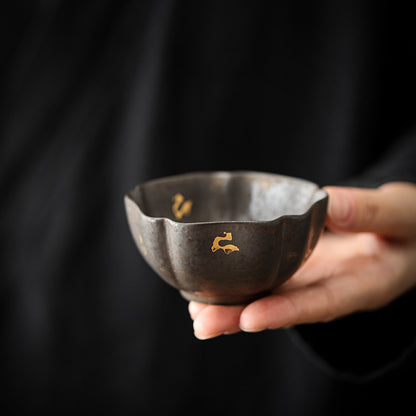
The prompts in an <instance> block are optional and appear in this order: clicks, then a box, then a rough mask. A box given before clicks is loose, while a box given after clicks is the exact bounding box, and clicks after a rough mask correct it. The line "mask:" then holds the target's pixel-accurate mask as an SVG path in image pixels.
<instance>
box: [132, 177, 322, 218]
mask: <svg viewBox="0 0 416 416" xmlns="http://www.w3.org/2000/svg"><path fill="white" fill-rule="evenodd" d="M325 195H326V193H325V192H324V191H323V190H321V189H319V188H318V187H317V185H315V184H314V183H311V182H309V181H305V180H303V179H297V178H291V177H286V176H282V175H275V174H267V173H257V172H233V173H229V172H215V173H192V174H185V175H178V176H172V177H169V178H163V179H157V180H153V181H149V182H146V183H145V184H142V185H139V186H138V187H136V188H135V189H134V190H133V191H132V192H131V193H130V197H131V198H132V199H133V200H134V201H135V202H136V203H137V204H138V205H139V207H140V209H141V211H142V212H143V213H144V214H145V215H147V216H149V217H165V218H170V219H172V220H174V221H179V222H189V223H193V222H217V221H270V220H274V219H276V218H278V217H280V216H282V215H301V214H304V213H305V212H306V211H307V210H308V209H309V208H310V207H311V205H312V204H313V203H314V202H316V201H318V200H320V199H322V198H324V197H325Z"/></svg>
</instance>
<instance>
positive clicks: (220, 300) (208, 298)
mask: <svg viewBox="0 0 416 416" xmlns="http://www.w3.org/2000/svg"><path fill="white" fill-rule="evenodd" d="M179 292H180V294H181V295H182V296H183V297H184V298H185V299H186V300H188V301H195V302H199V303H207V304H210V305H245V304H248V303H250V302H253V301H255V300H256V299H260V298H262V297H263V296H266V295H268V294H270V291H266V292H260V293H255V294H252V295H236V296H233V295H222V296H221V295H207V294H204V293H201V292H186V291H185V290H180V291H179Z"/></svg>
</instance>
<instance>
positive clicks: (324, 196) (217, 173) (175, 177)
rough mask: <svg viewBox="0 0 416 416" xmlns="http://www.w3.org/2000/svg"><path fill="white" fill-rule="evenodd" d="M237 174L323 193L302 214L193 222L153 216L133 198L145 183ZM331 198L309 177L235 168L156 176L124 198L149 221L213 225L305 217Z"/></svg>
mask: <svg viewBox="0 0 416 416" xmlns="http://www.w3.org/2000/svg"><path fill="white" fill-rule="evenodd" d="M197 175H198V176H220V175H222V176H224V175H226V176H229V177H232V176H235V175H247V176H249V175H263V176H275V177H276V176H277V177H280V178H283V179H289V180H295V181H296V182H304V183H307V184H310V185H315V187H316V189H315V191H314V195H316V193H319V194H321V195H319V196H318V199H317V200H316V201H315V202H313V203H310V204H309V205H308V208H307V209H306V211H305V212H302V213H301V214H285V215H280V216H278V217H276V218H273V219H271V220H235V221H234V220H227V221H193V222H186V221H182V222H179V221H175V220H173V219H171V218H168V217H165V216H161V217H156V216H152V215H147V214H145V213H144V212H143V210H142V209H141V207H140V205H139V204H138V203H137V202H136V201H135V200H134V199H133V197H132V195H131V194H132V193H133V192H135V191H136V190H138V189H139V188H142V187H143V186H144V185H146V186H147V185H152V184H155V183H160V182H165V183H166V182H171V181H172V182H174V181H176V180H178V179H184V178H189V177H191V176H197ZM328 199H329V195H328V192H327V191H325V190H324V189H322V188H321V187H319V186H318V185H317V184H316V183H315V182H312V181H310V180H307V179H303V178H299V177H296V176H288V175H281V174H278V173H273V172H260V171H252V170H234V171H223V170H218V171H195V172H187V173H180V174H176V175H170V176H165V177H160V178H155V179H150V180H148V181H144V182H141V183H139V184H138V185H136V186H135V187H134V188H133V189H131V190H130V191H129V192H127V193H126V194H125V195H124V200H125V202H126V201H127V200H129V201H131V202H132V203H133V204H134V205H135V206H136V207H137V209H138V210H139V212H140V215H141V216H143V217H144V218H146V219H147V220H149V221H155V222H156V221H166V222H168V223H171V224H172V225H175V226H181V227H184V226H196V225H197V226H208V225H209V226H212V225H216V224H218V225H223V224H233V225H239V224H253V225H266V224H275V223H277V222H280V221H283V220H285V219H299V220H300V219H303V218H305V217H307V216H308V215H309V214H310V213H311V212H312V211H313V210H314V208H315V206H316V205H318V204H322V203H324V201H326V203H327V201H328Z"/></svg>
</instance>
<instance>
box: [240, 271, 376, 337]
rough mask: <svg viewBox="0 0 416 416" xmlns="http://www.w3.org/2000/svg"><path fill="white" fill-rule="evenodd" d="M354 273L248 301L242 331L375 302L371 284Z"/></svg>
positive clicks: (325, 316) (334, 314)
mask: <svg viewBox="0 0 416 416" xmlns="http://www.w3.org/2000/svg"><path fill="white" fill-rule="evenodd" d="M363 286H365V284H364V285H363V284H362V282H361V281H360V280H359V279H356V278H355V276H353V275H349V276H347V275H346V276H342V277H337V278H334V279H325V280H323V281H319V282H317V283H315V284H312V285H310V286H305V287H303V288H297V289H293V290H289V291H287V292H284V293H282V294H277V295H271V296H268V297H265V298H262V299H259V300H258V301H256V302H253V303H251V304H250V305H248V306H247V307H246V308H245V309H244V311H243V312H242V314H241V317H240V327H241V329H242V330H243V331H246V332H258V331H262V330H265V329H277V328H282V327H291V326H294V325H300V324H306V323H316V322H328V321H332V320H334V319H336V318H339V317H342V316H345V315H347V314H351V313H353V312H356V311H358V310H368V309H373V308H375V307H378V306H379V303H380V299H381V296H379V295H378V294H377V293H376V291H377V290H373V289H374V287H370V285H367V286H368V287H363Z"/></svg>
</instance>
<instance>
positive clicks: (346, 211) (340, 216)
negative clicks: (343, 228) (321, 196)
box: [328, 191, 350, 222]
mask: <svg viewBox="0 0 416 416" xmlns="http://www.w3.org/2000/svg"><path fill="white" fill-rule="evenodd" d="M328 215H329V217H330V218H331V219H332V220H333V221H335V222H345V221H346V220H347V219H348V217H349V215H350V203H349V200H348V199H347V198H346V197H345V195H344V194H343V192H338V191H334V192H331V194H330V197H329V206H328Z"/></svg>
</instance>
